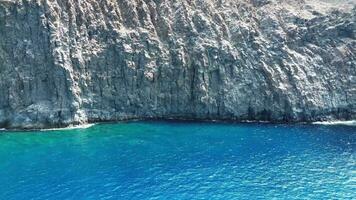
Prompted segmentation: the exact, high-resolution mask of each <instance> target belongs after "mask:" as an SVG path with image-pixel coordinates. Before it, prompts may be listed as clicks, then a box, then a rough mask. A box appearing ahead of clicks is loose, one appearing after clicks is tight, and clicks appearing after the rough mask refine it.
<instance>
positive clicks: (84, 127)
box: [41, 124, 95, 131]
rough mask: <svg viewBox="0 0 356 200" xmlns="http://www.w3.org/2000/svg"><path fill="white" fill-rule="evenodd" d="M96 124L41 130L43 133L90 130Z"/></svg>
mask: <svg viewBox="0 0 356 200" xmlns="http://www.w3.org/2000/svg"><path fill="white" fill-rule="evenodd" d="M94 125H95V124H81V125H75V126H73V125H70V126H68V127H64V128H49V129H41V131H62V130H73V129H87V128H90V127H92V126H94Z"/></svg>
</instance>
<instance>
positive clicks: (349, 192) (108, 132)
mask: <svg viewBox="0 0 356 200" xmlns="http://www.w3.org/2000/svg"><path fill="white" fill-rule="evenodd" d="M355 151H356V127H355V126H354V127H352V126H323V125H272V124H225V123H220V124H219V123H182V122H131V123H120V124H103V125H96V126H93V127H91V128H88V129H77V130H62V131H42V132H0V199H4V200H11V199H16V200H17V199H61V200H62V199H76V200H78V199H167V200H170V199H189V200H190V199H355V197H356V196H355V194H356V152H355Z"/></svg>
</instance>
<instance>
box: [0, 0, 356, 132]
mask: <svg viewBox="0 0 356 200" xmlns="http://www.w3.org/2000/svg"><path fill="white" fill-rule="evenodd" d="M355 5H356V2H355V0H80V1H79V0H0V128H1V127H7V128H47V127H63V126H66V125H70V124H81V123H86V122H94V121H111V120H123V119H133V118H142V119H147V118H154V119H155V118H163V119H165V118H176V119H222V120H268V121H276V122H298V121H315V120H327V119H355V117H356V56H355V54H356V51H355V50H356V40H355V39H356V27H355V24H356V6H355Z"/></svg>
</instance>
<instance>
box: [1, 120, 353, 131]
mask: <svg viewBox="0 0 356 200" xmlns="http://www.w3.org/2000/svg"><path fill="white" fill-rule="evenodd" d="M139 121H142V122H155V121H156V122H159V121H163V122H164V121H166V122H182V123H184V122H190V123H198V122H207V123H209V122H210V123H241V124H253V123H256V124H280V125H298V124H300V125H321V126H356V120H330V121H315V122H284V123H283V122H273V121H258V120H242V121H234V120H194V119H174V118H167V119H131V120H119V121H101V122H93V123H85V124H79V125H69V126H66V127H60V128H44V129H36V128H34V129H6V128H0V133H1V132H31V131H40V132H45V131H64V130H75V129H88V128H91V127H93V126H95V125H100V124H108V123H110V124H111V123H125V122H126V123H128V122H139Z"/></svg>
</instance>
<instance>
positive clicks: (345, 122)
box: [313, 120, 356, 126]
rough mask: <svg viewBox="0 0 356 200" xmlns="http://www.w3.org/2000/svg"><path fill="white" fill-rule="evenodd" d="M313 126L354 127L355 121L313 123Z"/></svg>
mask: <svg viewBox="0 0 356 200" xmlns="http://www.w3.org/2000/svg"><path fill="white" fill-rule="evenodd" d="M313 124H318V125H346V126H356V120H350V121H325V122H313Z"/></svg>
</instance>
